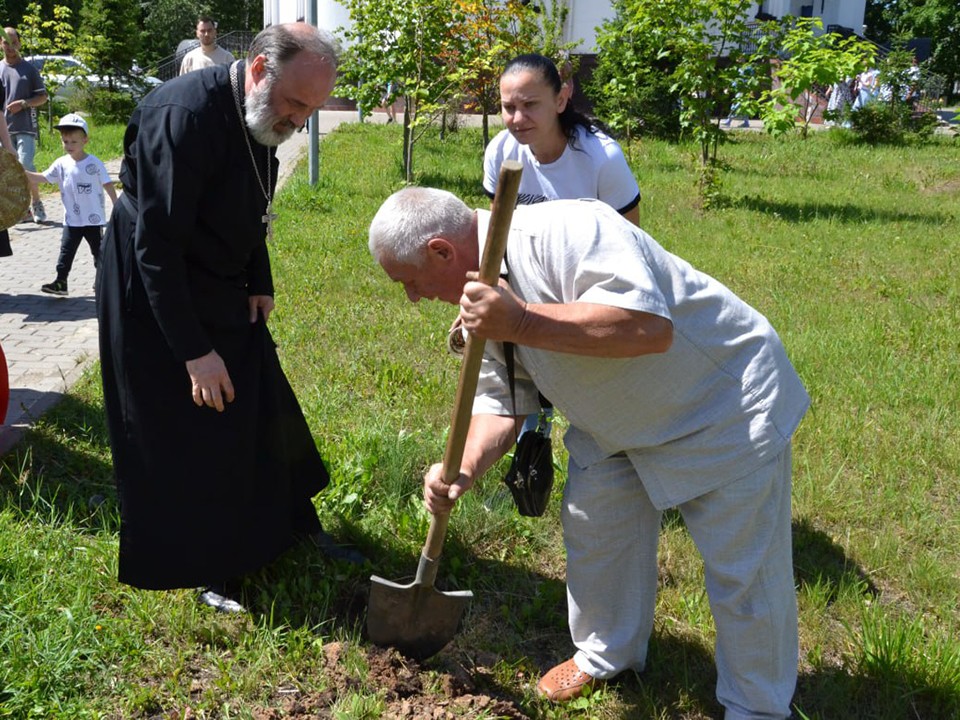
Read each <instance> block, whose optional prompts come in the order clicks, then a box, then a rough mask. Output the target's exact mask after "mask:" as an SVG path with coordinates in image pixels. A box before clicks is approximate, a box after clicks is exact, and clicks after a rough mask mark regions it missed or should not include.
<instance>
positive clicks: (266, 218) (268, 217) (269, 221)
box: [260, 200, 277, 242]
mask: <svg viewBox="0 0 960 720" xmlns="http://www.w3.org/2000/svg"><path fill="white" fill-rule="evenodd" d="M276 219H277V214H276V213H275V212H273V201H272V200H271V201H270V202H268V203H267V212H265V213H264V214H263V215H262V216H261V217H260V222H262V223H263V224H264V225H266V226H267V242H271V241H272V240H273V221H274V220H276Z"/></svg>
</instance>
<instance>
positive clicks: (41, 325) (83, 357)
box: [0, 111, 385, 455]
mask: <svg viewBox="0 0 960 720" xmlns="http://www.w3.org/2000/svg"><path fill="white" fill-rule="evenodd" d="M357 119H358V118H357V113H356V112H336V111H328V112H321V113H320V114H319V122H318V123H317V127H318V130H319V134H320V136H321V137H322V136H323V135H326V134H327V133H329V132H331V131H332V130H333V129H334V128H336V127H337V125H339V124H340V123H341V122H356V121H357ZM384 120H385V117H384V118H380V117H375V118H374V119H372V120H368V122H383V121H384ZM308 143H309V136H308V134H307V133H306V132H301V133H297V134H296V135H294V138H293V139H292V140H290V141H288V142H286V143H284V144H283V145H281V146H280V147H279V148H277V157H278V159H279V160H280V172H279V181H278V183H283V182H284V181H285V180H286V179H287V178H289V177H290V175H291V173H292V172H293V170H294V169H295V167H296V165H297V163H298V162H299V161H300V159H301V158H304V157H305V156H306V152H307V147H308ZM106 165H107V169H108V170H109V172H110V177H112V178H114V179H116V178H117V175H118V174H119V171H120V160H119V159H118V160H112V161H108V162H106ZM47 187H49V186H47ZM278 187H279V184H278ZM43 204H44V206H45V207H46V210H47V216H48V220H47V222H46V223H44V224H42V225H38V224H36V223H32V222H26V223H20V224H18V225H15V226H14V227H12V228H10V242H11V245H12V246H13V256H12V257H8V258H2V259H0V346H2V347H3V352H4V354H5V355H6V358H7V366H8V372H9V376H10V405H9V407H8V408H7V417H6V420H5V422H4V424H3V425H0V455H2V454H4V453H6V452H7V451H8V450H9V449H10V448H11V447H12V446H13V445H14V444H15V443H16V442H17V440H19V439H20V437H21V436H22V434H23V431H24V430H25V429H26V428H28V427H29V426H30V425H31V424H32V423H34V422H35V421H36V420H37V418H39V417H40V416H41V415H42V414H43V413H44V412H46V411H47V410H48V409H49V408H50V407H52V406H53V405H54V404H56V403H57V402H58V401H59V400H60V399H61V398H62V397H63V394H64V393H65V392H66V391H67V390H68V389H69V388H70V386H71V385H72V384H73V383H74V382H76V380H77V379H78V378H79V377H80V376H81V374H82V373H83V372H84V371H85V370H86V369H87V368H88V367H89V366H90V365H91V364H92V363H93V362H94V361H95V360H97V359H98V357H99V348H98V338H97V314H96V304H95V299H94V294H93V281H94V264H93V257H92V256H91V254H90V251H89V247H88V246H87V244H86V243H83V244H82V245H81V246H80V249H79V250H78V251H77V257H76V260H75V261H74V265H73V270H72V271H71V273H70V279H69V281H68V282H69V292H70V294H69V296H68V297H58V296H55V295H47V294H45V293H42V292H41V291H40V286H41V285H43V284H45V283H49V282H51V281H52V280H54V279H55V277H56V265H57V256H58V255H59V253H60V235H61V233H62V225H61V221H62V219H63V207H62V204H61V202H60V197H59V195H58V194H57V193H52V194H50V193H47V194H45V195H44V196H43ZM107 204H108V206H109V205H110V200H109V198H108V199H107ZM109 209H110V208H109V207H108V211H109Z"/></svg>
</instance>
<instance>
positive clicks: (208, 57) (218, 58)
mask: <svg viewBox="0 0 960 720" xmlns="http://www.w3.org/2000/svg"><path fill="white" fill-rule="evenodd" d="M197 40H199V41H200V47H197V48H194V49H193V50H191V51H190V52H188V53H187V54H186V55H184V56H183V62H182V63H180V74H181V75H185V74H187V73H188V72H190V71H191V70H199V69H200V68H205V67H210V66H211V65H228V64H229V63H232V62H233V60H234V58H233V55H231V54H230V51H229V50H224V49H223V48H222V47H220V46H219V45H217V23H216V21H215V20H214V19H213V18H212V17H210V16H208V15H203V16H201V17H200V18H199V19H198V20H197Z"/></svg>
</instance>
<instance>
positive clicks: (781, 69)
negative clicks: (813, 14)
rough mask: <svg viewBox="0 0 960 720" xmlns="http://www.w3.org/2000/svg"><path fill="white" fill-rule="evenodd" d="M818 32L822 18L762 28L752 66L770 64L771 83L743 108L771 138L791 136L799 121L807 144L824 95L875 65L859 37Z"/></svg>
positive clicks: (868, 46)
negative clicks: (784, 135)
mask: <svg viewBox="0 0 960 720" xmlns="http://www.w3.org/2000/svg"><path fill="white" fill-rule="evenodd" d="M822 27H823V21H822V20H821V19H820V18H793V17H789V16H788V17H786V18H782V19H781V20H780V21H778V22H772V21H771V22H766V23H764V32H763V35H762V37H761V40H760V42H759V43H758V47H757V51H756V52H755V53H754V55H753V58H752V60H753V62H755V63H757V64H763V63H767V62H770V63H771V73H772V76H773V82H772V86H771V87H770V88H768V89H764V90H763V91H762V92H761V93H759V95H758V96H757V97H755V98H754V99H752V100H750V101H748V102H747V103H746V107H747V108H749V110H750V111H751V112H752V113H756V114H759V115H760V118H761V119H762V120H763V127H764V129H765V130H766V131H767V132H768V133H770V134H772V135H783V134H784V133H787V132H790V131H792V130H793V129H794V128H795V127H796V118H797V117H798V116H799V118H800V134H801V137H804V138H806V137H807V133H808V131H809V128H810V122H811V121H812V120H813V116H814V114H815V112H816V110H817V109H818V99H817V98H819V96H820V95H821V94H822V93H823V91H824V90H825V89H826V88H828V87H830V86H831V85H833V84H834V83H836V82H839V81H841V80H845V79H848V78H853V77H855V76H856V75H857V74H858V73H860V72H861V71H863V70H866V69H867V68H869V67H870V66H871V64H872V63H873V58H874V54H875V50H874V47H873V46H872V45H871V44H869V43H866V42H863V41H862V40H860V39H859V38H857V37H842V36H841V35H838V34H835V33H819V32H818V31H819V30H820V29H822Z"/></svg>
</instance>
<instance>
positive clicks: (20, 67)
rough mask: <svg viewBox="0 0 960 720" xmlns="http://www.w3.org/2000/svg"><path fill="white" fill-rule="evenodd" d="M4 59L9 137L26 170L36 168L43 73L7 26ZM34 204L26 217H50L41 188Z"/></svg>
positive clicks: (0, 81)
mask: <svg viewBox="0 0 960 720" xmlns="http://www.w3.org/2000/svg"><path fill="white" fill-rule="evenodd" d="M0 45H2V46H3V59H2V60H0V86H2V89H3V114H4V118H5V119H6V121H7V128H8V129H9V131H10V137H11V139H12V140H13V143H14V145H15V146H16V148H17V157H18V158H19V159H20V164H21V165H23V167H24V168H25V169H26V170H34V169H35V168H34V166H33V156H34V155H35V154H36V152H37V136H38V134H39V131H38V128H37V118H36V115H35V114H34V109H35V108H38V107H40V106H41V105H43V104H44V103H45V102H46V101H47V90H46V88H45V87H44V86H43V79H42V78H41V77H40V72H39V71H38V70H37V69H36V68H35V67H34V66H33V65H31V64H30V63H28V62H27V61H26V60H24V59H23V57H22V56H21V55H20V36H19V35H18V34H17V31H16V29H15V28H12V27H6V28H4V29H3V34H2V36H0ZM30 196H31V199H32V203H31V205H30V212H29V213H28V214H27V216H26V217H25V218H24V220H30V219H32V220H33V221H34V222H37V223H42V222H45V221H46V219H47V213H46V210H45V209H44V207H43V203H42V202H40V190H39V189H38V188H37V187H32V188H31V190H30Z"/></svg>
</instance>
